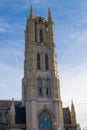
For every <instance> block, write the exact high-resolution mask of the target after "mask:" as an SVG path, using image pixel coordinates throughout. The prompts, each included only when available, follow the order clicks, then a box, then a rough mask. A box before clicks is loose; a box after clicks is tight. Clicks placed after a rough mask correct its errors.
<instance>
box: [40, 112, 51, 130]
mask: <svg viewBox="0 0 87 130" xmlns="http://www.w3.org/2000/svg"><path fill="white" fill-rule="evenodd" d="M38 128H39V130H52V119H51V116H50V114H49V113H48V112H46V111H43V112H41V113H40V115H39V118H38Z"/></svg>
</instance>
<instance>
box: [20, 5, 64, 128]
mask: <svg viewBox="0 0 87 130" xmlns="http://www.w3.org/2000/svg"><path fill="white" fill-rule="evenodd" d="M22 103H23V105H24V106H25V107H26V130H54V129H55V130H58V129H63V113H62V102H61V97H60V83H59V76H58V69H57V57H56V46H55V42H54V23H53V20H52V17H51V12H50V9H48V20H46V19H45V18H43V17H41V16H38V17H35V16H34V14H33V10H32V7H31V8H30V16H29V17H28V20H27V24H26V29H25V60H24V78H23V80H22Z"/></svg>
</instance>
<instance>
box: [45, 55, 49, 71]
mask: <svg viewBox="0 0 87 130" xmlns="http://www.w3.org/2000/svg"><path fill="white" fill-rule="evenodd" d="M45 69H46V70H49V59H48V54H45Z"/></svg>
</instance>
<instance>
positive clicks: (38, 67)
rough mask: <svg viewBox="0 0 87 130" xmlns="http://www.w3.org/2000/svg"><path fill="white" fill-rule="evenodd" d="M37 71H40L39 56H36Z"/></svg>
mask: <svg viewBox="0 0 87 130" xmlns="http://www.w3.org/2000/svg"><path fill="white" fill-rule="evenodd" d="M37 69H38V70H40V69H41V64H40V54H39V53H38V54H37Z"/></svg>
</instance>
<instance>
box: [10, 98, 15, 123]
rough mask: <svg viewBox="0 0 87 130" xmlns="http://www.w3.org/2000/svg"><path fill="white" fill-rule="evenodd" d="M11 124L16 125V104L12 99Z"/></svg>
mask: <svg viewBox="0 0 87 130" xmlns="http://www.w3.org/2000/svg"><path fill="white" fill-rule="evenodd" d="M10 124H11V125H14V124H15V104H14V99H13V98H12V102H11V108H10Z"/></svg>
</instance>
